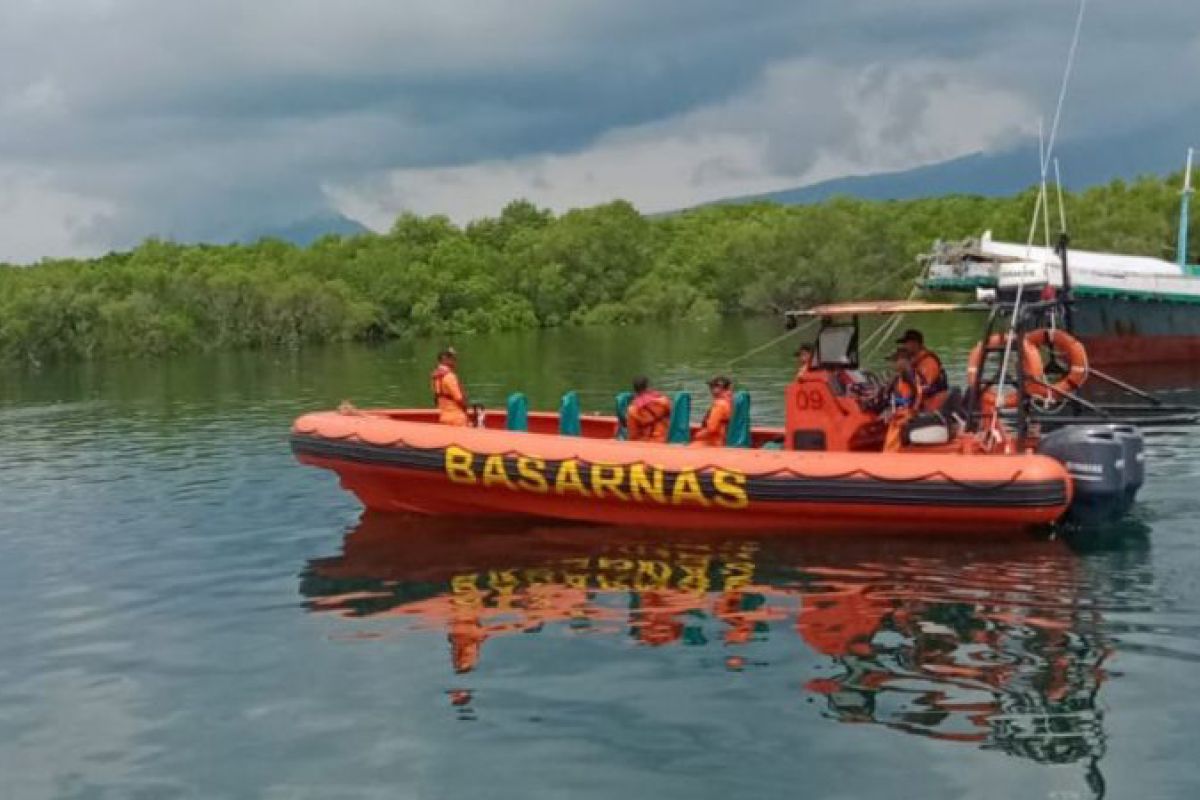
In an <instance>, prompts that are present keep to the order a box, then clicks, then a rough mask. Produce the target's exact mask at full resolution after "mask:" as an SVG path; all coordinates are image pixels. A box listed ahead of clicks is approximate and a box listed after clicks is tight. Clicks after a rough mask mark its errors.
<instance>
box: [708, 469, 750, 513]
mask: <svg viewBox="0 0 1200 800" xmlns="http://www.w3.org/2000/svg"><path fill="white" fill-rule="evenodd" d="M713 488H714V489H716V490H717V496H716V497H715V498H713V499H714V501H715V502H716V504H717V505H719V506H721V507H722V508H745V507H746V506H748V505H750V497H749V496H748V495H747V494H746V476H745V475H743V474H742V473H740V472H730V471H729V470H724V469H715V470H713Z"/></svg>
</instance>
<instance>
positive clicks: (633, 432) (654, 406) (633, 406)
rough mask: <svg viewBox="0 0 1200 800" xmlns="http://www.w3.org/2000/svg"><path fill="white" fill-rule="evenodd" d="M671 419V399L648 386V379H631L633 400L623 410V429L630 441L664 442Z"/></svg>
mask: <svg viewBox="0 0 1200 800" xmlns="http://www.w3.org/2000/svg"><path fill="white" fill-rule="evenodd" d="M670 421H671V400H670V398H668V397H667V396H666V395H664V394H662V393H661V392H658V391H655V390H654V389H651V388H650V379H649V378H646V377H638V378H634V379H633V400H632V401H631V402H630V403H629V409H628V410H627V411H626V412H625V429H626V431H627V432H628V440H629V441H631V442H666V441H667V428H668V425H669V423H670Z"/></svg>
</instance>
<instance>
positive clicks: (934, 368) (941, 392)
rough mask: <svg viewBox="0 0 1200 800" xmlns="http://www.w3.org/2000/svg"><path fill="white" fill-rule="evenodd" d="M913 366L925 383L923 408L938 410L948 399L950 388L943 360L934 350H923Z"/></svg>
mask: <svg viewBox="0 0 1200 800" xmlns="http://www.w3.org/2000/svg"><path fill="white" fill-rule="evenodd" d="M912 368H913V372H915V373H916V374H917V375H918V376H919V377H920V379H921V381H922V382H923V383H924V384H925V385H924V386H923V387H922V392H921V402H920V406H921V410H922V411H937V410H938V409H939V408H941V407H942V403H944V402H945V401H946V393H947V392H948V391H949V390H950V381H949V380H948V379H947V378H946V369H945V368H944V367H943V366H942V360H941V359H940V358H938V357H937V353H934V352H933V351H932V350H922V351H921V352H920V354H919V355H918V356H917V357H916V358H914V359H913V362H912Z"/></svg>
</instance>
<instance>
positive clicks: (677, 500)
mask: <svg viewBox="0 0 1200 800" xmlns="http://www.w3.org/2000/svg"><path fill="white" fill-rule="evenodd" d="M684 503H696V504H698V505H702V506H707V505H709V502H708V500H706V499H705V498H704V492H703V490H701V488H700V479H699V478H698V477H696V473H695V472H694V471H693V470H690V469H685V470H683V471H682V472H680V473H679V474H678V475H677V476H675V485H674V486H673V487H672V488H671V504H672V505H676V506H681V505H683V504H684Z"/></svg>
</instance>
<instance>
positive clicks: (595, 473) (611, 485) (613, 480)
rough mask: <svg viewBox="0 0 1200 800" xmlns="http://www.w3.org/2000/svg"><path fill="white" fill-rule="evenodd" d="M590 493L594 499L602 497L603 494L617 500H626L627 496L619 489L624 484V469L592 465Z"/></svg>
mask: <svg viewBox="0 0 1200 800" xmlns="http://www.w3.org/2000/svg"><path fill="white" fill-rule="evenodd" d="M591 477H592V491H593V492H595V493H596V497H604V494H605V492H607V493H609V494H611V495H612V496H613V497H615V498H617V499H618V500H628V499H629V495H627V494H625V492H624V491H623V490H622V489H621V486H622V485H623V484H624V483H625V468H624V467H618V466H615V465H614V466H605V465H603V464H592V475H591Z"/></svg>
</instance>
